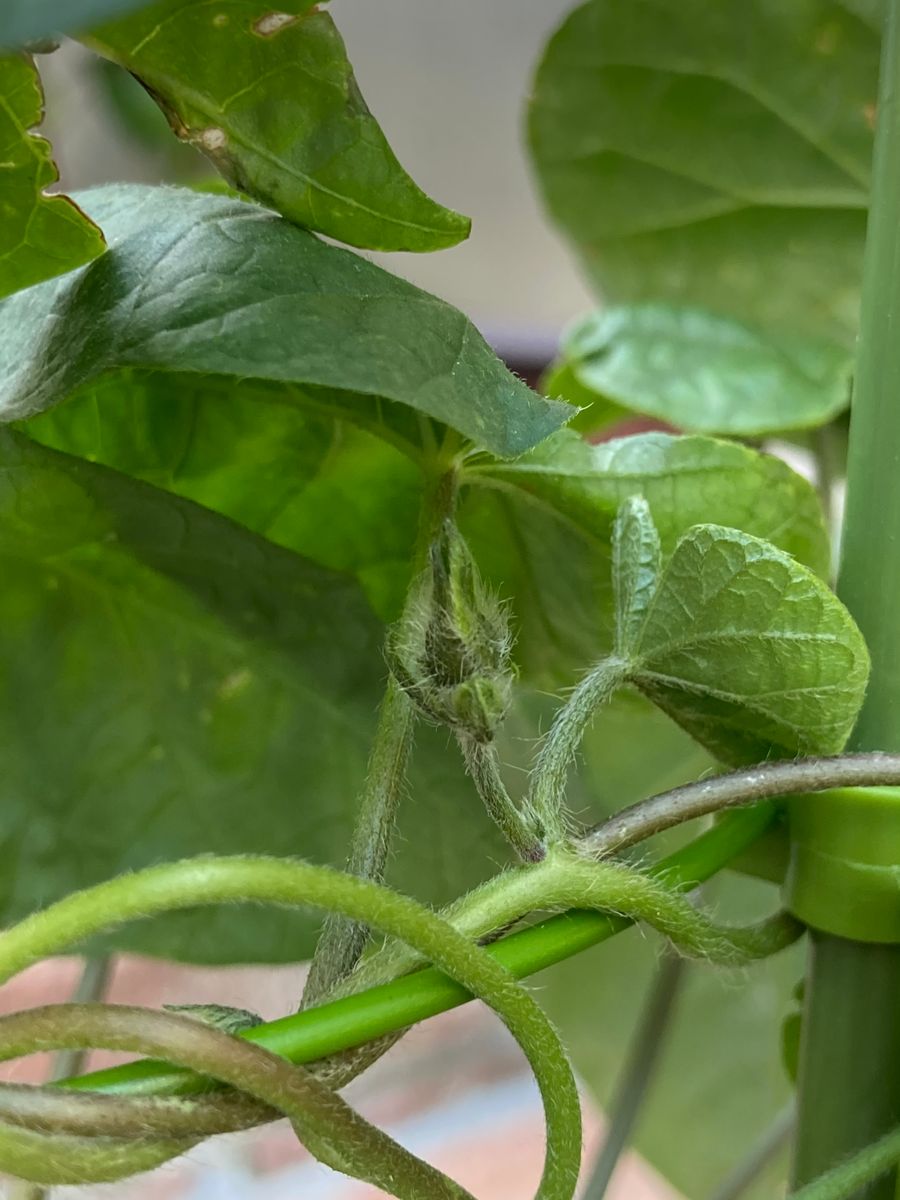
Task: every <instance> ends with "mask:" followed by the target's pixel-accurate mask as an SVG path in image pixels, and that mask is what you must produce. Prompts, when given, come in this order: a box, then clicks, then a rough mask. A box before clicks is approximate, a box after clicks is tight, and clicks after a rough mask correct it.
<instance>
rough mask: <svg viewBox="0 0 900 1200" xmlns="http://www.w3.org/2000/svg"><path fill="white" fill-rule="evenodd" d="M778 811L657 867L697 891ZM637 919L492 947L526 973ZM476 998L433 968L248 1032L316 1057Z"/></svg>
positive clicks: (136, 1070) (150, 1066)
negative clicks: (700, 884) (699, 886)
mask: <svg viewBox="0 0 900 1200" xmlns="http://www.w3.org/2000/svg"><path fill="white" fill-rule="evenodd" d="M774 816H775V810H774V808H773V807H772V805H771V804H760V805H757V807H756V808H751V809H746V810H744V811H743V812H734V813H729V814H728V815H727V816H725V817H724V818H723V819H722V820H721V821H720V822H719V823H718V824H717V825H715V826H714V827H713V828H712V829H710V830H708V831H707V832H706V833H704V834H701V835H700V837H698V838H697V839H696V840H695V841H693V842H690V843H689V844H688V845H687V846H684V847H683V848H682V849H681V850H679V851H677V852H676V853H675V854H672V855H670V856H669V857H668V858H664V859H661V860H660V862H658V863H657V864H656V865H655V867H654V868H653V873H654V874H655V875H657V876H660V877H663V878H665V880H666V882H667V883H669V884H670V885H671V886H672V887H679V888H682V889H685V890H690V889H691V888H694V887H696V885H697V884H698V883H703V881H704V880H706V879H709V878H710V876H712V875H715V874H716V872H718V871H721V870H722V868H723V867H725V866H727V865H728V863H729V862H731V861H732V859H734V858H735V857H736V856H737V855H739V854H741V853H742V852H743V851H744V850H746V849H747V847H748V846H750V845H752V843H753V842H754V841H756V839H757V838H758V837H760V836H761V834H763V833H764V832H765V830H766V829H767V828H768V827H769V825H770V824H771V823H772V821H773V819H774ZM630 924H631V922H630V921H628V920H626V919H624V918H622V917H612V916H609V917H607V916H604V915H603V914H602V913H596V912H568V913H562V914H561V915H559V916H556V917H550V918H548V919H547V920H545V921H541V922H540V923H539V924H537V925H532V926H531V927H530V928H528V929H524V930H522V931H521V932H520V933H514V934H511V935H510V936H509V937H506V938H503V939H502V940H501V941H499V942H496V943H495V944H494V945H493V946H490V947H489V948H488V952H489V953H490V954H492V955H493V956H494V957H495V958H496V959H497V960H498V961H499V962H501V963H502V964H503V965H504V966H505V967H506V969H507V970H508V971H509V972H510V973H511V974H512V975H514V976H515V977H516V978H517V979H522V978H524V977H525V976H527V975H532V974H534V973H535V972H536V971H541V970H543V969H544V968H545V967H550V966H553V964H554V963H558V962H562V960H563V959H565V958H570V957H571V956H572V955H573V954H578V953H580V952H581V951H582V950H587V949H589V948H590V947H591V946H596V945H598V944H599V943H600V942H605V941H607V940H608V939H609V938H611V937H613V936H614V935H615V934H617V933H619V932H620V931H621V930H623V929H627V928H628V926H629V925H630ZM468 1000H471V996H470V995H469V993H468V992H467V991H466V990H465V988H463V987H462V986H460V985H459V984H457V983H454V982H453V981H452V980H450V979H448V978H447V977H446V975H443V974H442V973H441V972H440V971H438V970H436V969H435V968H433V967H427V968H425V969H423V970H420V971H416V972H415V973H414V974H412V975H406V976H403V977H402V978H400V979H396V980H394V981H392V982H391V983H386V984H381V985H380V986H378V987H373V988H370V989H369V990H368V991H365V992H359V993H357V994H356V995H352V996H347V997H345V998H344V999H341V1000H334V1001H332V1002H331V1003H329V1004H323V1005H321V1006H320V1007H318V1008H309V1009H304V1010H303V1011H302V1012H299V1013H293V1014H292V1015H291V1016H289V1017H283V1018H282V1019H281V1020H278V1021H271V1022H269V1023H267V1024H265V1025H258V1026H256V1027H255V1028H253V1029H248V1030H246V1031H244V1032H243V1033H242V1034H241V1035H240V1036H241V1037H244V1038H246V1039H247V1040H248V1041H252V1042H257V1043H258V1044H259V1045H261V1046H265V1048H266V1049H267V1050H271V1051H272V1052H273V1053H275V1054H280V1055H282V1056H283V1057H284V1058H287V1059H290V1061H291V1062H295V1063H308V1062H313V1061H315V1060H316V1059H319V1058H326V1057H327V1056H328V1055H330V1054H337V1053H338V1052H340V1051H341V1050H348V1049H350V1048H351V1047H353V1046H359V1045H361V1044H362V1043H363V1042H368V1041H372V1040H373V1039H374V1038H378V1037H382V1036H383V1035H384V1034H387V1033H394V1032H396V1031H397V1030H401V1029H406V1028H407V1027H408V1026H410V1025H414V1024H415V1023H416V1022H417V1021H423V1020H425V1019H426V1018H427V1017H433V1016H436V1015H437V1014H438V1013H441V1012H446V1011H447V1010H448V1009H451V1008H456V1007H457V1006H458V1005H460V1004H465V1003H466V1002H467V1001H468ZM61 1086H63V1087H70V1088H79V1089H83V1090H86V1091H99V1092H116V1093H120V1094H128V1095H145V1096H146V1095H172V1094H186V1093H190V1092H196V1091H202V1090H203V1089H204V1087H206V1086H208V1084H207V1081H204V1080H203V1079H201V1078H200V1077H199V1076H197V1075H192V1074H191V1073H190V1072H189V1071H184V1070H180V1069H177V1068H175V1067H171V1066H169V1065H168V1064H166V1063H160V1062H153V1061H151V1060H149V1059H145V1060H142V1061H139V1062H134V1063H128V1064H127V1065H126V1066H123V1067H113V1068H111V1069H110V1070H106V1071H95V1072H93V1073H92V1074H90V1075H81V1076H79V1077H78V1078H77V1079H69V1080H66V1081H64V1082H63V1083H62V1084H61Z"/></svg>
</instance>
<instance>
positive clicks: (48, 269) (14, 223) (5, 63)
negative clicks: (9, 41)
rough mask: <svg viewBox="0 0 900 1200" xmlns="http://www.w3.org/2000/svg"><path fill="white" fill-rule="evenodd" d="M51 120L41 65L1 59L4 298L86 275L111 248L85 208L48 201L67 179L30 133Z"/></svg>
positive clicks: (0, 264) (0, 276) (0, 283)
mask: <svg viewBox="0 0 900 1200" xmlns="http://www.w3.org/2000/svg"><path fill="white" fill-rule="evenodd" d="M43 115H44V97H43V93H42V92H41V84H40V80H39V78H38V73H37V71H36V70H35V67H34V64H33V63H32V62H31V60H30V59H28V58H26V57H25V56H24V55H18V54H12V55H7V56H2V55H0V184H2V187H0V296H6V295H8V294H9V293H10V292H15V291H17V290H18V289H19V288H25V287H29V286H30V285H31V284H33V283H40V281H41V280H42V279H49V278H50V277H51V276H53V275H59V274H60V273H61V272H63V271H71V270H72V268H73V267H80V266H81V264H82V263H85V262H88V261H89V260H90V259H92V258H94V257H96V255H98V254H100V253H101V251H102V250H103V248H104V243H103V235H102V234H101V233H100V230H99V229H98V228H97V227H96V225H94V224H93V223H92V222H91V221H90V220H89V219H88V218H87V217H86V216H85V214H84V213H83V212H82V211H81V210H80V209H79V207H78V205H77V204H75V203H74V202H73V201H72V200H70V199H69V198H68V196H48V195H45V194H44V189H45V188H46V187H49V185H50V184H52V183H55V182H56V180H57V179H58V178H59V174H58V172H57V170H56V164H55V163H54V161H53V159H52V158H51V157H50V143H49V142H48V141H46V140H45V139H44V138H42V137H38V136H36V135H35V134H33V133H30V132H29V131H30V130H31V129H33V128H34V127H35V125H39V124H40V122H41V120H42V118H43Z"/></svg>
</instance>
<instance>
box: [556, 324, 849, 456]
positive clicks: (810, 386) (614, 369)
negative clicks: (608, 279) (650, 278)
mask: <svg viewBox="0 0 900 1200" xmlns="http://www.w3.org/2000/svg"><path fill="white" fill-rule="evenodd" d="M563 356H564V359H565V361H566V364H567V366H568V367H569V369H570V370H571V371H572V372H573V374H574V376H575V379H576V380H577V382H578V383H580V384H581V385H582V386H583V387H584V388H586V389H587V391H588V394H590V393H591V392H595V393H598V394H599V396H600V397H602V400H601V403H602V401H603V400H612V401H614V402H615V403H616V404H619V405H621V406H623V407H624V408H628V409H632V410H633V411H635V412H640V413H645V414H647V415H648V416H652V417H657V418H659V419H660V420H661V421H666V422H668V423H669V424H670V425H674V426H676V427H677V428H678V429H684V430H685V431H688V432H696V433H723V434H732V435H734V436H736V437H759V436H762V435H763V434H771V433H778V432H784V431H785V430H798V429H809V428H813V427H815V426H817V425H823V424H825V423H826V422H828V421H830V420H831V419H832V418H833V417H835V416H836V415H837V414H838V413H839V412H841V411H842V410H843V409H844V408H846V407H847V405H848V404H849V401H850V373H851V369H852V357H851V355H850V353H849V351H847V350H845V349H843V348H842V347H841V346H838V345H835V344H834V343H833V342H828V341H820V340H816V339H813V338H803V337H796V336H795V337H785V336H778V334H777V333H774V332H773V333H772V334H766V333H761V332H759V331H758V330H756V329H753V328H751V327H750V326H748V325H743V324H740V323H739V322H737V321H733V320H729V319H727V318H724V317H718V316H715V315H714V314H712V313H708V312H704V311H703V310H700V309H689V308H676V307H673V306H671V305H664V304H637V305H631V306H626V307H621V308H610V309H605V310H603V311H602V312H598V313H593V314H591V315H590V316H588V317H586V318H584V319H583V320H581V321H579V322H578V323H577V324H576V325H574V326H573V327H572V329H571V330H570V331H569V333H568V335H567V336H566V338H565V340H564V342H563Z"/></svg>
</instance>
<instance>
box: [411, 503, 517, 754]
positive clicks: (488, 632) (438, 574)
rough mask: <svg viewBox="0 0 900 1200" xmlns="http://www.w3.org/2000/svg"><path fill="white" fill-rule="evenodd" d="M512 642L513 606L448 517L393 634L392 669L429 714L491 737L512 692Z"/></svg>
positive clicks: (453, 726)
mask: <svg viewBox="0 0 900 1200" xmlns="http://www.w3.org/2000/svg"><path fill="white" fill-rule="evenodd" d="M511 645H512V642H511V637H510V632H509V621H508V618H507V614H506V609H505V608H504V606H503V605H502V604H501V603H500V601H499V600H498V599H497V598H496V596H494V595H493V594H492V593H491V592H490V591H489V590H488V589H487V588H486V587H485V585H484V582H483V581H482V579H481V576H480V575H479V573H478V568H477V566H476V565H475V562H474V560H473V558H472V556H471V554H470V553H469V548H468V546H467V545H466V543H465V540H464V539H463V537H462V535H461V534H460V532H459V530H458V529H457V528H456V526H455V525H454V523H453V522H452V521H450V520H447V521H445V522H444V523H443V526H442V527H441V530H440V533H439V534H438V536H437V537H436V538H435V540H434V542H433V543H432V545H431V547H430V550H429V562H428V567H427V569H426V571H425V572H424V574H423V575H422V577H421V579H420V580H419V581H418V583H417V584H416V585H415V586H414V588H413V590H412V594H411V597H410V601H409V603H408V605H407V610H406V612H405V613H404V616H403V618H402V619H401V621H400V623H399V624H398V625H397V626H396V627H395V629H394V630H393V632H392V634H391V636H390V637H389V639H388V657H389V662H390V666H391V670H392V671H393V672H394V675H395V676H396V678H397V680H398V681H399V683H400V684H401V686H402V687H403V688H404V689H405V690H406V691H407V692H408V694H409V695H410V697H411V698H412V700H413V701H414V703H415V704H416V705H417V707H418V708H419V710H420V711H421V712H422V713H423V714H424V715H425V716H427V717H428V718H429V719H431V720H433V721H436V722H438V723H439V724H441V725H447V726H449V727H450V728H451V729H453V730H454V731H455V732H457V733H460V734H466V735H467V736H469V737H471V738H474V739H475V741H478V742H489V741H491V739H492V738H493V737H494V734H495V733H496V731H497V728H498V727H499V725H500V723H501V722H502V720H503V718H504V717H505V715H506V711H507V709H508V708H509V703H510V699H511V696H512V684H513V679H514V673H513V669H512V666H511V664H510V649H511Z"/></svg>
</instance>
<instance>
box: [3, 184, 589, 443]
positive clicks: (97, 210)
mask: <svg viewBox="0 0 900 1200" xmlns="http://www.w3.org/2000/svg"><path fill="white" fill-rule="evenodd" d="M80 200H81V202H82V203H83V204H84V206H85V208H86V210H87V211H88V212H89V214H90V215H91V216H93V217H94V218H95V219H96V220H97V221H98V223H99V224H100V225H101V226H102V227H103V229H104V230H105V231H106V234H107V237H108V240H109V242H110V249H109V251H108V252H107V253H106V254H104V255H102V256H101V257H100V258H99V259H97V260H95V261H94V262H93V263H91V264H90V265H89V266H87V267H85V268H82V269H81V270H79V271H74V272H71V273H69V274H68V275H66V276H63V277H62V278H61V279H59V280H54V281H52V282H50V283H47V284H41V285H40V286H39V287H36V288H34V289H30V290H29V291H27V292H25V293H22V294H20V295H18V296H13V297H11V298H10V299H8V300H7V301H6V302H4V303H3V304H2V305H0V419H5V420H18V419H22V418H25V417H29V416H31V415H33V414H35V413H38V412H42V411H44V410H45V409H47V408H49V407H51V406H52V405H53V404H56V403H58V402H59V401H60V400H64V399H65V398H66V397H67V396H68V395H70V394H71V393H72V392H74V391H75V390H76V389H77V388H79V387H82V386H83V385H85V384H86V383H88V382H89V381H91V380H93V379H98V378H100V377H101V376H103V375H106V374H108V373H110V372H112V371H115V370H117V369H119V368H123V367H133V366H141V367H156V368H162V369H165V370H174V371H193V372H209V373H213V374H218V375H228V376H232V377H234V376H240V377H244V378H253V379H271V380H279V381H282V382H288V383H301V384H309V385H313V386H318V387H324V388H331V389H338V390H341V391H344V392H351V393H354V394H356V395H357V396H360V395H361V396H366V397H368V398H369V403H370V405H371V413H372V414H373V415H377V413H378V409H379V404H380V403H381V401H383V400H389V401H395V402H397V403H398V404H402V405H406V406H408V407H409V408H411V409H413V410H414V411H415V413H416V414H421V415H422V416H428V417H434V418H435V419H437V420H439V421H441V422H444V423H445V424H446V425H449V426H451V427H452V428H454V429H458V430H459V432H460V433H462V434H464V435H465V436H466V437H469V438H471V439H472V440H473V441H474V442H476V443H477V444H480V445H483V446H485V447H487V448H488V449H490V450H491V451H492V452H493V453H495V454H498V455H500V456H501V457H505V456H513V455H516V454H520V453H521V452H522V451H523V450H526V449H528V447H530V446H533V445H535V444H536V443H537V442H539V441H540V440H541V439H542V438H544V437H545V436H546V435H547V434H548V433H550V432H551V431H552V430H554V429H556V428H558V427H559V425H561V424H562V423H563V422H564V421H565V420H566V419H567V418H568V417H569V416H571V409H570V408H569V406H568V405H565V404H561V403H559V402H554V401H549V400H544V399H542V398H541V397H540V396H537V395H536V394H535V393H534V392H532V391H530V390H529V389H528V388H527V387H526V386H525V385H524V384H523V383H521V382H520V381H519V380H517V379H516V378H515V377H514V376H513V375H511V374H510V372H509V371H507V369H506V368H505V367H504V366H503V364H502V363H501V362H500V361H499V359H497V358H496V356H495V355H494V354H493V353H492V352H491V350H490V349H489V348H488V346H487V345H486V344H485V342H484V341H483V339H482V338H481V337H480V336H479V334H478V333H477V332H476V331H475V329H474V328H473V327H472V325H471V324H470V323H469V321H467V320H466V318H465V317H464V316H463V315H462V313H460V312H458V311H457V310H456V309H453V308H451V307H450V305H448V304H444V303H443V302H442V301H440V300H437V299H435V298H434V297H433V296H429V295H428V294H427V293H425V292H421V291H419V289H418V288H415V287H413V286H412V285H411V284H408V283H405V282H404V281H402V280H400V279H397V278H395V277H394V276H393V275H390V274H388V273H387V272H386V271H383V270H381V269H380V268H379V267H376V266H375V265H374V264H372V263H369V262H366V261H365V260H364V259H361V258H359V257H358V256H357V255H354V254H352V253H350V252H349V251H347V250H342V249H340V248H338V247H336V246H331V245H327V244H326V243H324V242H322V241H320V240H319V239H318V238H316V237H314V236H313V235H312V234H310V233H307V232H306V231H304V230H302V229H298V228H296V226H294V225H291V224H290V223H289V222H287V221H284V220H282V219H281V218H278V217H275V216H273V215H272V214H271V213H267V212H265V211H264V210H262V209H259V208H257V207H255V206H254V205H251V204H245V203H243V202H241V201H239V200H232V199H230V198H228V197H224V196H209V195H198V194H195V193H193V192H189V191H184V190H178V189H162V188H147V187H136V186H123V187H111V188H101V189H98V190H97V191H95V192H90V193H86V194H85V195H84V196H83V197H81V198H80Z"/></svg>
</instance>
